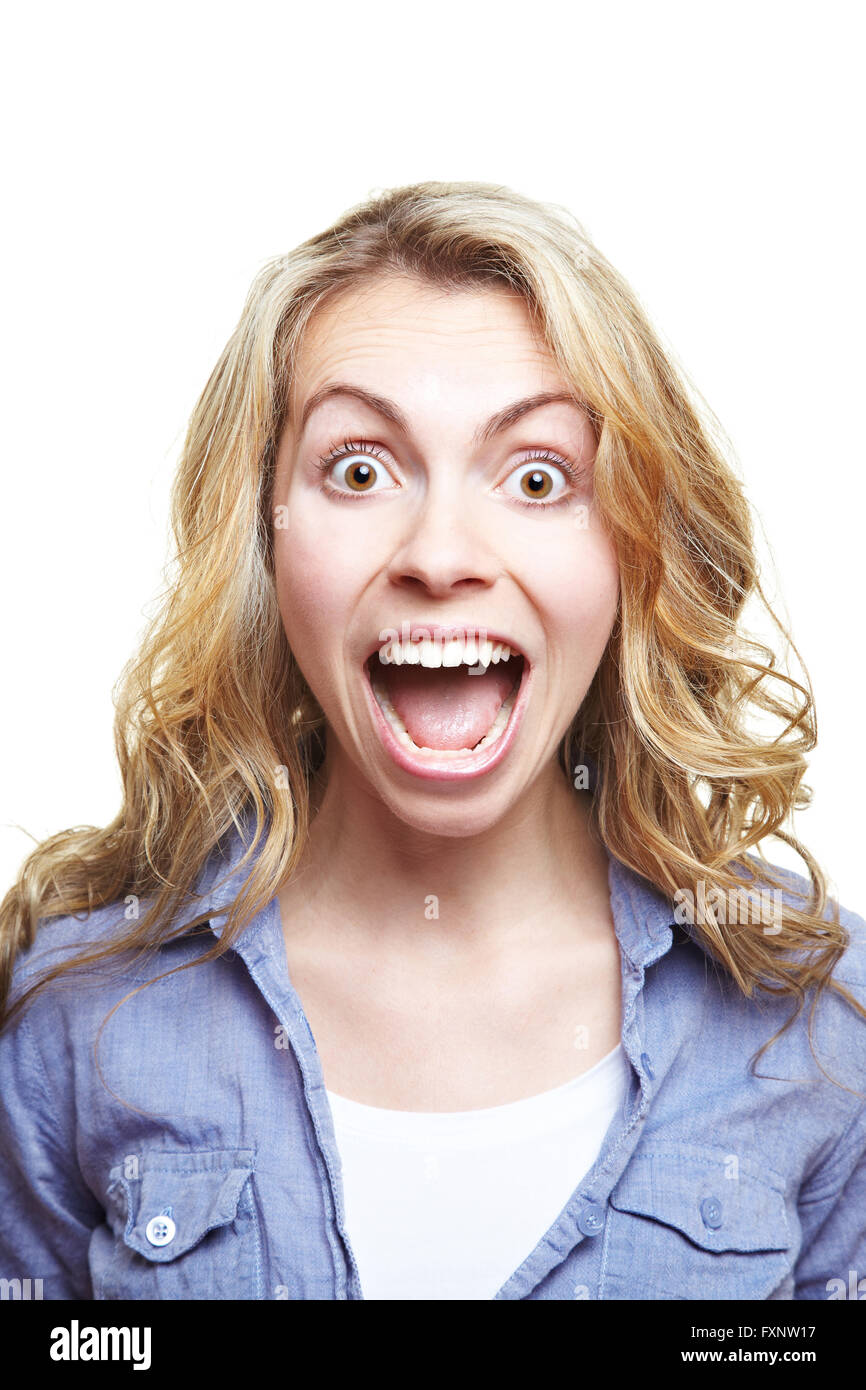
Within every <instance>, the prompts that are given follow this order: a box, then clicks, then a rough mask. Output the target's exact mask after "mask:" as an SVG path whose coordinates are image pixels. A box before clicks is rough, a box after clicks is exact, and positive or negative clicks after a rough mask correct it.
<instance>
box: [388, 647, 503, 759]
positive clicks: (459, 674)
mask: <svg viewBox="0 0 866 1390" xmlns="http://www.w3.org/2000/svg"><path fill="white" fill-rule="evenodd" d="M515 675H516V669H515V662H514V661H503V662H502V663H501V664H500V665H498V666H489V667H488V669H487V672H486V674H485V675H483V676H480V675H479V676H470V674H469V670H468V668H467V667H466V666H454V667H448V666H445V667H439V668H438V669H433V670H431V669H430V668H429V667H425V666H385V667H380V668H379V676H380V679H382V680H383V682H384V684H385V688H386V690H387V691H388V697H389V699H390V701H391V704H392V705H393V706H394V708H395V710H396V711H397V713H398V714H399V716H400V718H401V719H402V720H403V723H404V724H405V726H406V729H407V731H408V733H409V736H410V738H412V740H413V741H414V742H415V743H417V744H418V746H419V748H474V747H475V744H476V743H478V742H479V741H480V740H481V739H482V738H483V737H484V735H485V734H486V733H487V732H488V730H489V729H490V726H491V724H492V723H493V721H494V719H495V718H496V716H497V714H498V713H499V709H500V706H501V705H502V702H503V701H504V700H505V698H506V696H507V695H508V694H509V692H510V690H511V687H512V686H513V685H514V679H515Z"/></svg>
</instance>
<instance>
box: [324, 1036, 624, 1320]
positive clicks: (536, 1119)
mask: <svg viewBox="0 0 866 1390" xmlns="http://www.w3.org/2000/svg"><path fill="white" fill-rule="evenodd" d="M628 1073H629V1063H628V1059H627V1057H626V1056H625V1053H624V1052H623V1050H622V1045H621V1044H619V1045H617V1047H615V1048H614V1050H613V1051H612V1052H609V1053H608V1055H607V1056H606V1057H603V1058H602V1060H601V1061H600V1062H597V1063H596V1065H595V1066H594V1067H592V1068H591V1069H590V1070H589V1071H587V1072H584V1073H583V1074H582V1075H581V1076H577V1077H575V1078H574V1079H573V1080H572V1081H567V1082H566V1083H565V1085H564V1086H557V1087H556V1088H555V1089H554V1090H552V1091H543V1092H542V1093H541V1094H540V1095H535V1096H529V1097H527V1098H526V1099H525V1100H517V1101H513V1102H511V1103H510V1104H508V1105H496V1106H492V1107H490V1108H488V1109H484V1110H456V1111H450V1112H447V1113H446V1112H442V1113H432V1112H419V1111H415V1110H382V1109H380V1108H379V1107H377V1106H372V1105H361V1104H360V1103H359V1102H358V1101H354V1100H347V1099H346V1098H345V1097H344V1096H338V1095H334V1093H333V1092H332V1091H328V1092H327V1096H328V1101H329V1103H330V1106H331V1113H332V1115H333V1119H334V1130H335V1135H336V1140H337V1148H338V1150H339V1153H340V1158H341V1160H342V1172H343V1194H344V1200H345V1224H346V1232H347V1235H348V1237H349V1241H350V1243H351V1246H352V1250H353V1251H354V1253H355V1258H356V1261H357V1264H358V1273H359V1275H360V1278H361V1291H362V1293H363V1296H364V1298H365V1299H396V1300H403V1299H488V1298H490V1299H492V1298H493V1297H494V1295H495V1294H496V1293H498V1291H499V1289H501V1287H502V1285H503V1284H504V1283H505V1281H506V1280H507V1279H508V1278H509V1277H510V1275H512V1274H513V1273H514V1271H515V1270H516V1269H517V1268H518V1266H519V1265H521V1264H522V1263H523V1261H524V1260H525V1259H526V1257H527V1255H529V1254H530V1253H531V1252H532V1251H533V1250H534V1249H535V1246H536V1245H537V1244H538V1242H539V1240H540V1239H541V1237H542V1236H543V1235H544V1234H545V1232H546V1231H547V1230H548V1229H549V1227H550V1226H551V1225H552V1224H553V1222H554V1221H555V1220H556V1218H557V1217H558V1216H559V1214H560V1212H561V1211H562V1209H563V1207H564V1206H565V1205H566V1203H567V1202H568V1199H569V1198H570V1197H571V1195H572V1193H573V1192H574V1190H575V1188H576V1187H577V1186H578V1184H579V1183H580V1181H581V1179H582V1178H583V1177H585V1176H586V1174H587V1173H588V1172H589V1169H590V1168H591V1167H592V1165H593V1163H594V1162H595V1160H596V1158H597V1156H598V1152H599V1149H600V1148H601V1143H602V1140H603V1139H604V1136H605V1134H606V1132H607V1129H608V1126H609V1125H610V1123H611V1120H612V1119H613V1117H614V1114H615V1113H616V1111H617V1110H618V1109H619V1107H620V1105H621V1104H622V1101H623V1098H624V1096H625V1095H626V1093H627V1089H628Z"/></svg>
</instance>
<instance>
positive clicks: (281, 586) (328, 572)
mask: <svg viewBox="0 0 866 1390" xmlns="http://www.w3.org/2000/svg"><path fill="white" fill-rule="evenodd" d="M274 573H275V579H276V587H277V601H278V604H279V608H280V615H281V617H282V620H283V628H284V630H285V633H286V639H287V641H288V643H289V646H290V647H291V649H292V651H293V653H294V655H295V658H296V659H297V661H298V663H299V665H300V667H301V670H302V671H303V673H304V675H305V677H306V678H307V680H308V682H309V683H310V684H313V683H314V682H315V683H316V684H317V685H318V684H320V683H321V681H322V677H323V675H325V674H326V673H327V671H328V669H329V668H331V667H333V666H334V665H335V664H336V662H337V661H338V659H339V654H340V652H341V650H342V645H343V641H344V639H345V636H346V629H347V624H348V622H349V618H350V615H351V613H352V609H353V607H354V603H355V601H356V596H357V593H358V590H359V575H358V572H357V567H356V566H354V565H353V564H352V557H351V555H348V554H347V553H346V551H345V549H344V548H341V547H339V546H335V545H334V544H333V541H331V543H330V544H329V542H328V540H327V538H326V537H324V536H320V535H318V534H317V532H316V531H315V530H313V529H310V528H304V527H293V528H292V529H291V530H288V529H287V530H275V531H274ZM328 683H330V682H328Z"/></svg>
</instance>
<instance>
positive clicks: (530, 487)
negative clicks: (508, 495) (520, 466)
mask: <svg viewBox="0 0 866 1390" xmlns="http://www.w3.org/2000/svg"><path fill="white" fill-rule="evenodd" d="M520 486H521V488H522V490H523V491H524V492H525V494H526V496H527V497H536V498H537V497H546V496H547V495H548V493H549V492H551V491H552V490H553V479H552V478H551V476H550V474H549V473H548V472H547V471H546V470H545V469H543V468H533V470H532V472H531V473H524V475H523V477H522V478H521V480H520Z"/></svg>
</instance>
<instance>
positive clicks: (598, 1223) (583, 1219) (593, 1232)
mask: <svg viewBox="0 0 866 1390" xmlns="http://www.w3.org/2000/svg"><path fill="white" fill-rule="evenodd" d="M577 1224H578V1228H579V1229H580V1230H581V1231H582V1232H583V1234H584V1235H585V1236H597V1235H598V1233H599V1231H600V1230H602V1229H603V1227H604V1211H603V1210H602V1208H601V1207H600V1206H599V1205H598V1202H590V1203H589V1205H588V1206H586V1207H584V1209H583V1211H582V1212H581V1213H580V1216H579V1217H578V1218H577Z"/></svg>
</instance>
